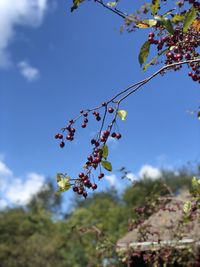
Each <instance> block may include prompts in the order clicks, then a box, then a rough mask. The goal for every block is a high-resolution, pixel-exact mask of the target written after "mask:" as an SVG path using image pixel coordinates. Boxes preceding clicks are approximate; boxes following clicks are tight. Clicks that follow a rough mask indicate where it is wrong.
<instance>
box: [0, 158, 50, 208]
mask: <svg viewBox="0 0 200 267" xmlns="http://www.w3.org/2000/svg"><path fill="white" fill-rule="evenodd" d="M0 182H1V183H0V191H1V198H0V209H2V208H5V207H7V206H10V205H11V206H12V205H26V204H28V203H29V202H30V201H31V199H32V198H33V196H34V195H35V194H37V193H38V192H39V191H40V190H41V189H42V188H44V184H45V176H44V175H42V174H38V173H35V172H30V173H28V174H26V175H25V176H24V177H23V176H22V177H16V176H15V175H14V173H13V172H12V171H11V170H10V168H9V167H8V166H6V164H5V163H4V162H2V161H0Z"/></svg>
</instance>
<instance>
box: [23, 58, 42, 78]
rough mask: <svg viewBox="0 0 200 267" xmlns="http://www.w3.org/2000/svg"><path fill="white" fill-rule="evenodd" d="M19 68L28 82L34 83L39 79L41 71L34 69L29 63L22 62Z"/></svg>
mask: <svg viewBox="0 0 200 267" xmlns="http://www.w3.org/2000/svg"><path fill="white" fill-rule="evenodd" d="M18 67H19V70H20V73H21V75H22V76H24V77H25V78H26V79H27V80H28V81H34V80H36V79H37V78H38V77H39V74H40V73H39V70H38V69H37V68H34V67H32V66H31V65H30V64H29V63H28V62H27V61H21V62H20V63H19V64H18Z"/></svg>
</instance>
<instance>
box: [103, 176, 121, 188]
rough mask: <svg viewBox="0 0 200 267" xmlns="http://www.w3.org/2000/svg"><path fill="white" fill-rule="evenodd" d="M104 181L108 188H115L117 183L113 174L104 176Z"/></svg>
mask: <svg viewBox="0 0 200 267" xmlns="http://www.w3.org/2000/svg"><path fill="white" fill-rule="evenodd" d="M105 180H107V181H108V183H109V184H110V186H112V187H116V186H117V183H118V181H117V176H116V175H115V174H111V175H106V176H105Z"/></svg>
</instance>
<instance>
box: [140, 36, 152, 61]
mask: <svg viewBox="0 0 200 267" xmlns="http://www.w3.org/2000/svg"><path fill="white" fill-rule="evenodd" d="M149 50H150V43H149V41H146V42H145V43H144V44H143V45H142V47H141V49H140V53H139V56H138V60H139V63H140V65H141V66H142V65H143V64H144V62H145V61H146V60H147V57H148V55H149Z"/></svg>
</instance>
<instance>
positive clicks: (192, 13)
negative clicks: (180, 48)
mask: <svg viewBox="0 0 200 267" xmlns="http://www.w3.org/2000/svg"><path fill="white" fill-rule="evenodd" d="M196 16H197V12H196V9H195V8H194V7H192V8H190V10H188V12H187V13H186V15H185V19H184V22H183V32H187V30H188V28H189V27H190V25H191V24H192V22H193V21H194V20H195V19H196Z"/></svg>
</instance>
